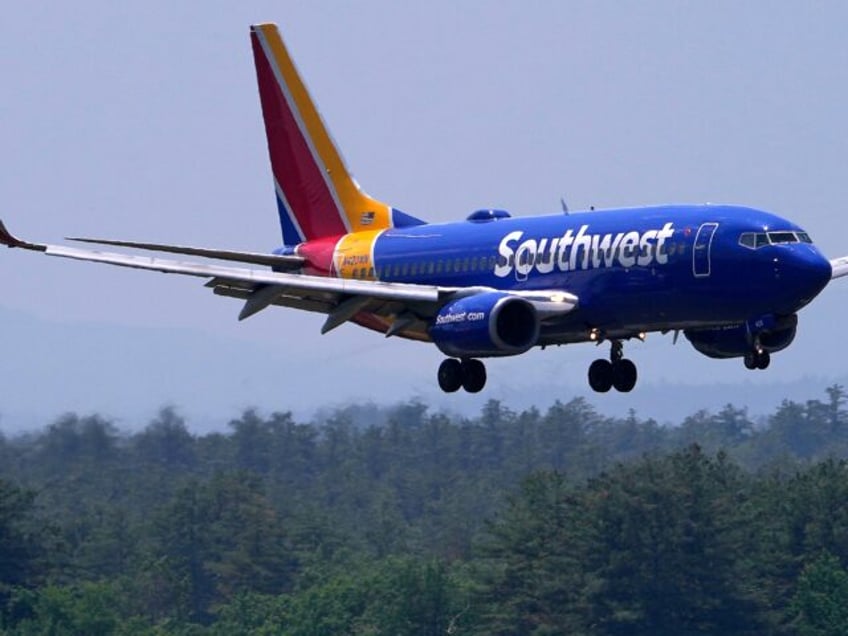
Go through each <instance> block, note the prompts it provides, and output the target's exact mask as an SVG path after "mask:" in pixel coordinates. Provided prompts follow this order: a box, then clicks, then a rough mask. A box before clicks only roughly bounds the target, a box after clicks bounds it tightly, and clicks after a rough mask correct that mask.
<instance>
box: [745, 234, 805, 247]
mask: <svg viewBox="0 0 848 636" xmlns="http://www.w3.org/2000/svg"><path fill="white" fill-rule="evenodd" d="M798 242H801V243H812V242H813V240H812V239H811V238H810V236H809V234H807V233H806V232H790V231H788V230H787V231H782V232H743V233H742V234H740V235H739V245H742V246H743V247H747V248H748V249H753V250H755V249H759V248H761V247H764V246H765V245H779V244H786V243H798Z"/></svg>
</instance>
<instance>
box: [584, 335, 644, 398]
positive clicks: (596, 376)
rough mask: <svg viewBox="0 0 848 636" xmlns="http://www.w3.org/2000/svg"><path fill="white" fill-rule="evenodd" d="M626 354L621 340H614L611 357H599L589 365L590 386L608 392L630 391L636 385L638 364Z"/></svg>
mask: <svg viewBox="0 0 848 636" xmlns="http://www.w3.org/2000/svg"><path fill="white" fill-rule="evenodd" d="M623 356H624V345H622V343H621V341H620V340H613V341H612V348H611V349H610V359H609V360H604V359H603V358H599V359H598V360H595V361H594V362H593V363H592V364H591V365H590V366H589V386H590V387H592V390H593V391H596V392H598V393H606V392H607V391H609V390H610V389H611V388H613V387H615V390H616V391H620V392H621V393H629V392H630V391H632V390H633V387H634V386H636V378H637V372H636V365H635V364H633V362H632V361H631V360H628V359H627V358H625V357H623Z"/></svg>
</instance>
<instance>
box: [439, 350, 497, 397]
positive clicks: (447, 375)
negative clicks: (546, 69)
mask: <svg viewBox="0 0 848 636" xmlns="http://www.w3.org/2000/svg"><path fill="white" fill-rule="evenodd" d="M438 378H439V388H441V389H442V391H444V392H445V393H454V392H456V391H458V390H459V389H460V388H463V389H465V390H466V391H468V392H469V393H479V392H480V391H482V390H483V387H484V386H486V367H485V365H484V364H483V363H482V362H480V361H479V360H477V359H475V358H463V359H462V360H457V359H456V358H448V359H447V360H445V361H443V362H442V364H440V365H439V374H438Z"/></svg>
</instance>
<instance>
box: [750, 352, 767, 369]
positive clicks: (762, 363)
mask: <svg viewBox="0 0 848 636" xmlns="http://www.w3.org/2000/svg"><path fill="white" fill-rule="evenodd" d="M744 362H745V368H746V369H751V370H753V369H768V366H769V365H770V364H771V354H770V353H769V352H768V351H761V352H759V353H758V352H756V351H752V352H751V353H746V354H745V359H744Z"/></svg>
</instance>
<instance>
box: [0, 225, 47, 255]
mask: <svg viewBox="0 0 848 636" xmlns="http://www.w3.org/2000/svg"><path fill="white" fill-rule="evenodd" d="M0 243H2V244H3V245H5V246H6V247H22V248H24V249H27V250H37V251H39V252H44V251H45V250H47V246H46V245H40V244H38V243H28V242H27V241H22V240H21V239H19V238H18V237H16V236H15V235H14V234H12V233H11V232H10V231H9V230H8V229H6V225H5V224H4V223H3V221H0Z"/></svg>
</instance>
